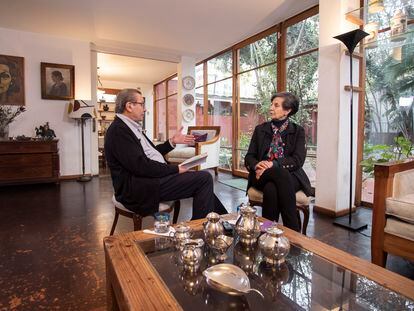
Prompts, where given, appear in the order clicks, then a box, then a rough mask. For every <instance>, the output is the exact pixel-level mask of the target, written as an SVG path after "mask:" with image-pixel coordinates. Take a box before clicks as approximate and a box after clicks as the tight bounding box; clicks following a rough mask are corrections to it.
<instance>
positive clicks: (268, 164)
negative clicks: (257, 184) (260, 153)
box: [255, 160, 273, 171]
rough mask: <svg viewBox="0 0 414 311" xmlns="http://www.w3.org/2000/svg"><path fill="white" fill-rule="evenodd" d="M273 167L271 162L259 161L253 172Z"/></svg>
mask: <svg viewBox="0 0 414 311" xmlns="http://www.w3.org/2000/svg"><path fill="white" fill-rule="evenodd" d="M272 166H273V162H272V161H267V160H265V161H260V162H259V163H257V164H256V167H255V170H256V171H257V170H259V169H260V170H267V169H268V168H271V167H272Z"/></svg>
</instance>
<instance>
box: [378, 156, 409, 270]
mask: <svg viewBox="0 0 414 311" xmlns="http://www.w3.org/2000/svg"><path fill="white" fill-rule="evenodd" d="M374 172H375V186H374V204H373V211H372V237H371V256H372V262H373V263H375V264H377V265H379V266H382V267H385V266H386V263H387V254H388V253H390V254H393V255H397V256H400V257H404V258H406V259H409V260H414V161H412V160H409V161H405V162H389V163H381V164H376V165H375V170H374Z"/></svg>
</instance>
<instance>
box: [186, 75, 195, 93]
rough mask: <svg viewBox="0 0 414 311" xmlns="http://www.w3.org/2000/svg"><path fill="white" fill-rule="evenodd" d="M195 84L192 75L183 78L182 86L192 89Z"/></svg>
mask: <svg viewBox="0 0 414 311" xmlns="http://www.w3.org/2000/svg"><path fill="white" fill-rule="evenodd" d="M194 86H195V80H194V78H193V77H192V76H186V77H184V78H183V88H185V89H186V90H192V89H193V88H194Z"/></svg>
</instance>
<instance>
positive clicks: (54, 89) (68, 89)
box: [40, 63, 75, 100]
mask: <svg viewBox="0 0 414 311" xmlns="http://www.w3.org/2000/svg"><path fill="white" fill-rule="evenodd" d="M40 79H41V84H42V99H58V100H68V99H74V98H75V66H73V65H62V64H51V63H40Z"/></svg>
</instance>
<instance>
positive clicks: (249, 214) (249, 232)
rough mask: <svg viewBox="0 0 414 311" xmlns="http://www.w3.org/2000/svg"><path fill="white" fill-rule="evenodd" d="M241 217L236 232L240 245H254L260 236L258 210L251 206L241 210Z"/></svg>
mask: <svg viewBox="0 0 414 311" xmlns="http://www.w3.org/2000/svg"><path fill="white" fill-rule="evenodd" d="M240 214H241V216H240V217H239V219H238V220H237V222H236V226H235V230H236V232H237V234H238V236H239V237H240V243H242V244H244V245H252V244H254V243H256V241H257V238H258V236H259V235H260V222H259V220H258V219H257V216H256V208H255V207H251V206H250V205H247V206H243V207H241V208H240Z"/></svg>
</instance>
